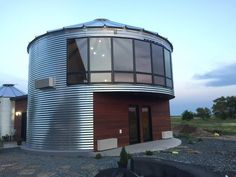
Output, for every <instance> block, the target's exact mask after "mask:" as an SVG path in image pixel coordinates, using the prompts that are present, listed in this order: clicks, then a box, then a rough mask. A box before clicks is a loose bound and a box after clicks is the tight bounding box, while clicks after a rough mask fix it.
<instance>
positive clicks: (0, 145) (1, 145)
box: [0, 138, 3, 147]
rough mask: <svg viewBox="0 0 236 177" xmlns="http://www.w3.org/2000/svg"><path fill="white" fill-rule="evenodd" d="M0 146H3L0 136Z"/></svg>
mask: <svg viewBox="0 0 236 177" xmlns="http://www.w3.org/2000/svg"><path fill="white" fill-rule="evenodd" d="M0 147H3V140H2V139H1V138H0Z"/></svg>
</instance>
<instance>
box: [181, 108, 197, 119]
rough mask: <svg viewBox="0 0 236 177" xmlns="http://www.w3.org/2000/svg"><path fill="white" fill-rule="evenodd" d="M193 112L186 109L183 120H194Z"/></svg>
mask: <svg viewBox="0 0 236 177" xmlns="http://www.w3.org/2000/svg"><path fill="white" fill-rule="evenodd" d="M193 117H194V116H193V113H192V112H191V111H188V110H185V111H184V112H183V113H182V119H183V120H192V119H193Z"/></svg>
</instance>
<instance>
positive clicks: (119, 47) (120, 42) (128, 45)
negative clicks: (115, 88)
mask: <svg viewBox="0 0 236 177" xmlns="http://www.w3.org/2000/svg"><path fill="white" fill-rule="evenodd" d="M113 56H114V57H113V59H114V70H115V71H133V70H134V68H133V45H132V40H131V39H124V38H113Z"/></svg>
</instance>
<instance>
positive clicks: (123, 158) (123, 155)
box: [117, 147, 129, 168]
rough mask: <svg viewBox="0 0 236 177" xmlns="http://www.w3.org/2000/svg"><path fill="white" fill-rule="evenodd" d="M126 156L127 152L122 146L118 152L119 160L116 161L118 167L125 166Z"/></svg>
mask: <svg viewBox="0 0 236 177" xmlns="http://www.w3.org/2000/svg"><path fill="white" fill-rule="evenodd" d="M128 157H129V156H128V153H127V152H126V150H125V148H124V147H122V149H121V152H120V160H119V161H118V162H117V163H118V167H119V168H127V165H128Z"/></svg>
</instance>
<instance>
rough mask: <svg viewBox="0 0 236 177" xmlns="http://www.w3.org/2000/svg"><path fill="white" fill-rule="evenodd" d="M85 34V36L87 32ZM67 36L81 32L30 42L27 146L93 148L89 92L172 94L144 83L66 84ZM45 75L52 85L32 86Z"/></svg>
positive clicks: (72, 148) (76, 35)
mask: <svg viewBox="0 0 236 177" xmlns="http://www.w3.org/2000/svg"><path fill="white" fill-rule="evenodd" d="M93 33H94V32H93ZM87 35H88V36H89V33H88V32H87ZM98 35H99V34H98ZM100 35H103V33H101V34H100ZM71 37H81V33H60V34H57V33H53V34H51V35H46V36H44V37H41V38H39V39H37V40H36V41H34V42H33V43H32V44H31V46H30V49H29V57H30V62H29V86H28V87H29V89H28V90H29V93H28V120H27V121H28V122H27V124H28V125H27V147H28V148H32V149H38V150H66V151H70V150H71V151H79V150H93V92H151V93H163V94H168V95H174V93H173V90H171V89H167V88H162V87H153V86H148V85H129V84H116V85H105V84H99V85H98V84H94V85H74V86H67V85H66V57H67V41H66V40H67V38H71ZM47 77H53V78H54V79H55V81H56V86H55V88H50V89H41V90H40V89H35V80H36V79H43V78H47Z"/></svg>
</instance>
